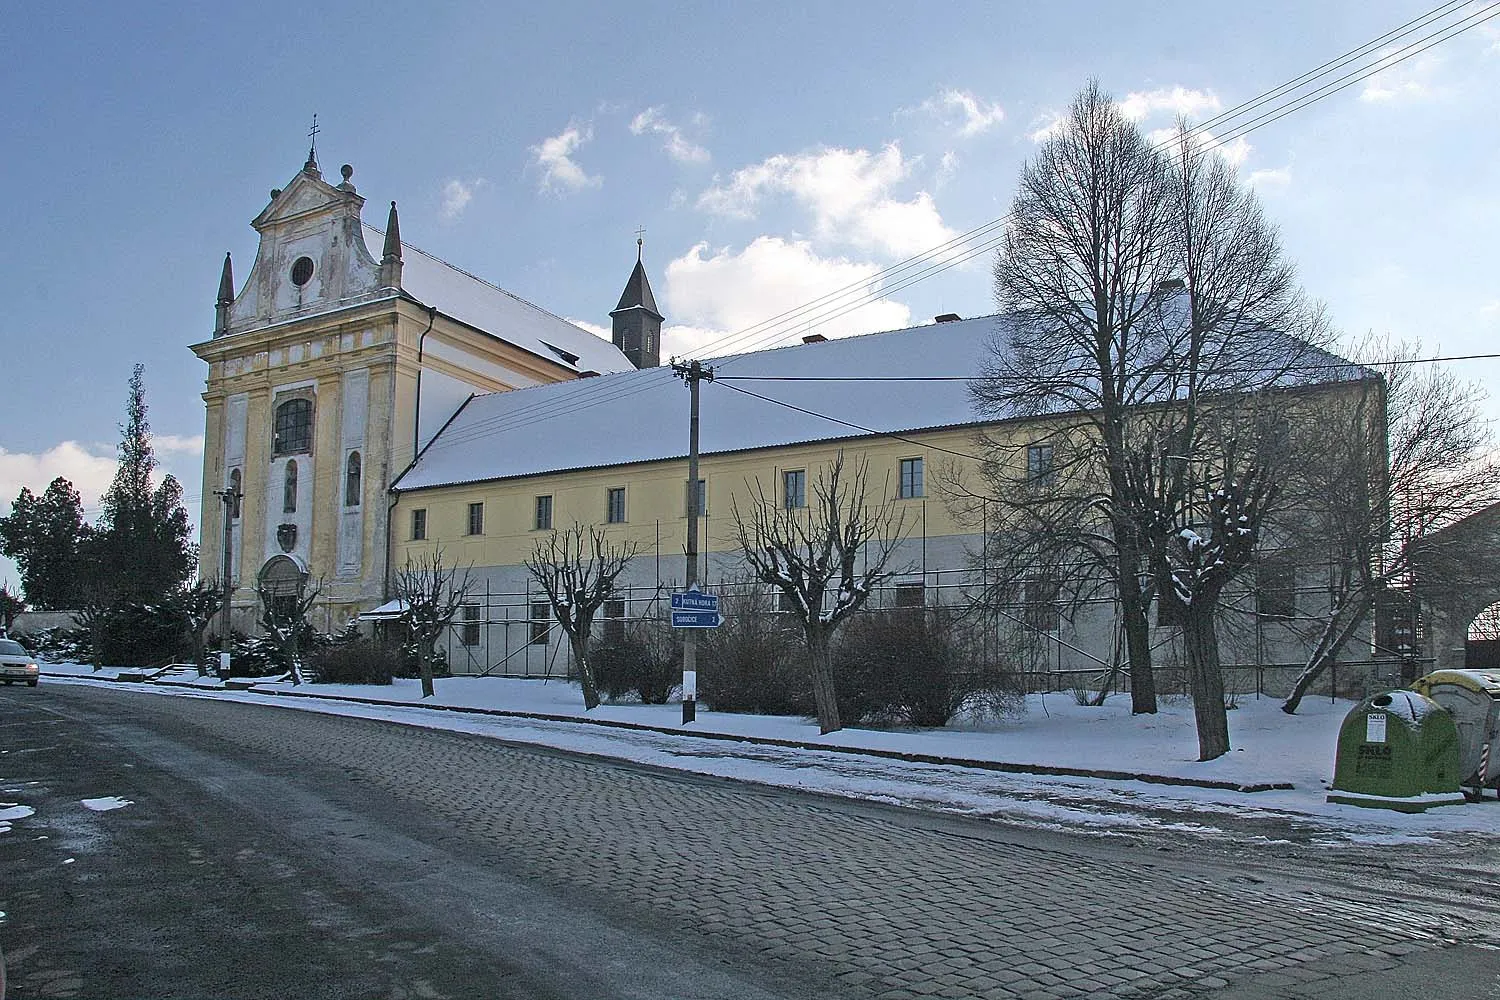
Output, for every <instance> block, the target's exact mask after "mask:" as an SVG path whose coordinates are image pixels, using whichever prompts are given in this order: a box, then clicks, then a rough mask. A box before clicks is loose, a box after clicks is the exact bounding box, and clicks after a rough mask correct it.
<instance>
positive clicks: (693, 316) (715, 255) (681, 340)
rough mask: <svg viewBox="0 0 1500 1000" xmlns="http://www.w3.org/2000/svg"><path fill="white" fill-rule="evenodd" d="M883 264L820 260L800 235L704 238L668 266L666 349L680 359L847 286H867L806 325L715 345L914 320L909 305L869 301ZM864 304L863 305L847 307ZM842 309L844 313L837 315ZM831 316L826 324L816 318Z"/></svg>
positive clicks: (737, 346)
mask: <svg viewBox="0 0 1500 1000" xmlns="http://www.w3.org/2000/svg"><path fill="white" fill-rule="evenodd" d="M879 272H880V267H879V265H876V264H871V263H866V262H861V261H852V260H848V259H845V258H832V257H820V256H818V254H816V253H815V252H814V251H813V249H812V247H811V245H810V244H808V243H807V242H806V241H802V240H785V239H782V238H780V237H776V236H760V237H758V238H756V239H755V240H754V241H753V242H751V243H750V245H749V246H747V247H745V248H744V249H743V250H741V251H739V252H734V251H731V250H729V249H727V248H723V249H720V250H717V251H711V250H710V249H709V246H708V244H706V243H699V244H698V245H697V246H694V247H693V248H692V249H691V250H689V251H688V252H687V253H685V254H683V255H682V256H681V257H678V258H677V259H676V260H674V261H672V262H671V263H670V264H668V265H667V268H666V272H665V275H664V277H665V283H664V285H663V292H664V294H663V296H662V298H663V301H664V302H665V303H666V312H667V315H668V316H669V317H670V318H671V319H673V320H674V321H675V322H674V324H673V325H671V326H668V327H667V328H666V329H665V330H664V331H663V340H664V341H665V350H666V352H667V353H668V354H672V355H676V356H679V357H683V356H690V355H692V354H695V353H697V352H698V350H699V349H700V348H702V347H703V346H704V345H706V344H708V343H709V342H710V341H715V340H719V339H722V338H724V337H725V336H727V335H732V334H739V333H742V332H744V331H746V330H748V329H749V328H751V327H754V326H756V325H757V324H759V323H761V322H762V321H765V320H769V319H771V318H772V317H774V316H777V315H779V314H781V313H783V312H786V311H787V310H791V309H797V308H798V307H801V306H804V305H807V304H808V303H810V302H813V301H815V300H817V299H819V298H821V297H823V296H825V295H828V294H829V293H832V292H836V291H837V290H839V289H841V288H844V287H846V286H849V285H856V286H862V287H858V289H857V291H856V292H854V293H853V294H850V295H849V296H847V297H840V298H838V299H836V300H830V302H829V303H828V305H827V307H826V308H818V309H816V310H815V311H814V313H813V314H812V315H810V316H809V317H807V320H808V321H807V322H804V323H801V324H792V325H790V326H788V325H782V324H776V325H775V326H774V327H767V328H764V329H761V330H759V331H757V332H755V333H752V334H749V335H747V336H745V337H743V338H740V339H737V340H736V341H735V342H734V343H731V344H728V345H724V346H722V347H719V348H716V349H715V350H714V351H713V353H723V352H724V351H725V350H729V351H735V350H743V349H746V348H747V347H750V346H756V345H759V346H767V345H769V344H771V343H776V344H785V343H788V342H793V343H794V342H796V339H797V338H798V337H799V336H801V335H804V334H808V333H814V332H816V333H820V334H822V335H823V336H825V337H842V336H849V335H851V334H855V333H870V332H872V331H876V330H893V329H899V328H901V327H904V326H910V325H911V310H910V309H908V308H907V307H906V306H905V305H903V304H901V303H899V302H893V301H890V300H876V301H872V302H871V301H863V300H864V299H865V298H866V297H867V294H868V293H869V292H871V291H875V290H876V289H877V286H876V284H875V276H876V275H877V274H878V273H879ZM854 302H861V303H862V304H861V305H859V306H858V307H857V308H853V309H850V310H849V311H848V312H843V308H844V307H845V306H847V305H850V304H852V303H854ZM834 313H842V315H837V316H835V315H832V314H834ZM818 315H826V321H825V322H821V323H819V322H816V319H815V317H816V316H818Z"/></svg>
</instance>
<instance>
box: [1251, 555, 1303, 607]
mask: <svg viewBox="0 0 1500 1000" xmlns="http://www.w3.org/2000/svg"><path fill="white" fill-rule="evenodd" d="M1255 613H1256V614H1258V615H1260V616H1261V617H1262V618H1295V617H1297V570H1296V567H1295V566H1293V565H1292V564H1291V563H1289V562H1287V561H1285V560H1281V559H1272V560H1268V561H1267V562H1263V563H1261V564H1260V565H1259V566H1257V567H1256V569H1255Z"/></svg>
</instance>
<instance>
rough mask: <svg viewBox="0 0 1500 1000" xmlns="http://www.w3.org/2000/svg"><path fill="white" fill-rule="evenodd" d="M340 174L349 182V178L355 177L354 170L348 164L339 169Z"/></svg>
mask: <svg viewBox="0 0 1500 1000" xmlns="http://www.w3.org/2000/svg"><path fill="white" fill-rule="evenodd" d="M339 173H341V174H343V175H344V180H346V181H347V180H348V179H349V178H351V177H353V176H354V168H353V167H351V166H350V165H349V164H347V163H346V164H344V165H343V166H342V167H339Z"/></svg>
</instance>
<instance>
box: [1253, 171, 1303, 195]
mask: <svg viewBox="0 0 1500 1000" xmlns="http://www.w3.org/2000/svg"><path fill="white" fill-rule="evenodd" d="M1245 183H1247V184H1249V185H1250V186H1251V187H1253V188H1255V189H1256V190H1257V191H1283V190H1285V189H1286V188H1287V187H1289V186H1291V183H1292V168H1291V167H1276V168H1274V169H1267V170H1252V171H1250V174H1249V176H1248V177H1246V178H1245Z"/></svg>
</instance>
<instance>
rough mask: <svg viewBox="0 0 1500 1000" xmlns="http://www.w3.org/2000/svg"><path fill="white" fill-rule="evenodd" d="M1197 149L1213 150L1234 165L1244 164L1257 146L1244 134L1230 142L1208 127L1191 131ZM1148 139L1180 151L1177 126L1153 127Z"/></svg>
mask: <svg viewBox="0 0 1500 1000" xmlns="http://www.w3.org/2000/svg"><path fill="white" fill-rule="evenodd" d="M1189 135H1190V136H1191V140H1192V143H1193V146H1194V148H1195V149H1199V150H1205V151H1211V152H1214V153H1217V154H1218V155H1220V156H1222V157H1224V159H1226V160H1228V161H1229V163H1230V164H1231V165H1232V166H1235V167H1240V166H1243V165H1244V163H1245V161H1246V160H1248V159H1249V158H1250V152H1251V150H1253V149H1254V148H1255V147H1254V146H1252V145H1250V143H1249V141H1248V140H1246V139H1245V138H1244V136H1236V137H1235V138H1233V139H1230V140H1229V141H1228V142H1222V141H1220V139H1219V137H1218V136H1216V135H1214V134H1213V133H1212V132H1210V131H1209V130H1208V129H1201V128H1200V129H1193V130H1191V132H1190V133H1189ZM1146 139H1147V141H1148V142H1150V143H1151V144H1152V145H1154V146H1160V147H1161V148H1162V149H1164V150H1168V151H1170V152H1171V153H1172V154H1173V155H1176V153H1177V152H1178V133H1177V128H1176V127H1175V126H1173V127H1171V128H1157V129H1152V130H1151V131H1149V132H1147V133H1146Z"/></svg>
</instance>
